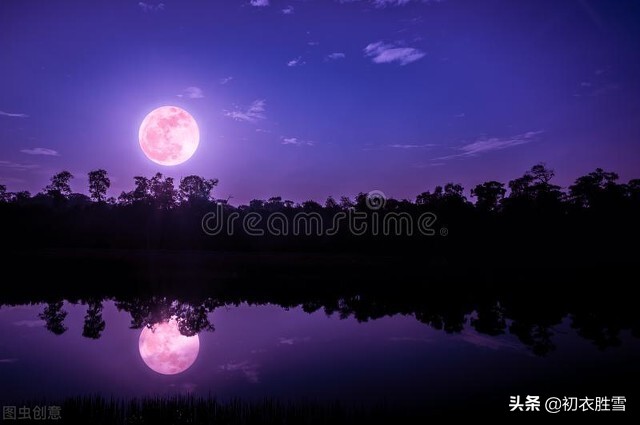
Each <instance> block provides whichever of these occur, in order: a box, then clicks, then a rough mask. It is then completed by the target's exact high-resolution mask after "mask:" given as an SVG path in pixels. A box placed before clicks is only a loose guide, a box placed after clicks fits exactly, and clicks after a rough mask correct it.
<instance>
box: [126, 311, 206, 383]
mask: <svg viewBox="0 0 640 425" xmlns="http://www.w3.org/2000/svg"><path fill="white" fill-rule="evenodd" d="M138 349H139V350H140V356H141V357H142V360H144V362H145V363H146V365H147V366H149V367H150V368H151V369H152V370H153V371H154V372H158V373H161V374H163V375H175V374H177V373H182V372H184V371H185V370H187V369H188V368H189V367H190V366H191V365H192V364H193V362H195V361H196V358H197V357H198V352H199V351H200V339H199V338H198V335H194V336H184V335H182V334H181V333H180V331H179V330H178V322H176V320H175V319H171V320H169V321H168V322H163V323H158V324H156V325H155V326H154V327H153V329H149V328H146V327H145V328H144V329H143V330H142V333H141V334H140V339H139V340H138Z"/></svg>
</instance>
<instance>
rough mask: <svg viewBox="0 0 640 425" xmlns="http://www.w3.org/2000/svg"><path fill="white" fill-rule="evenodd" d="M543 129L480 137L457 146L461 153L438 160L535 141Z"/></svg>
mask: <svg viewBox="0 0 640 425" xmlns="http://www.w3.org/2000/svg"><path fill="white" fill-rule="evenodd" d="M540 134H542V131H528V132H526V133H522V134H516V135H515V136H511V137H480V138H478V139H476V140H475V141H473V142H470V143H467V144H465V145H462V146H460V147H458V148H457V150H458V151H460V153H457V154H453V155H447V156H443V157H440V158H436V160H446V159H453V158H460V157H468V156H477V155H481V154H485V153H488V152H493V151H499V150H503V149H508V148H512V147H514V146H520V145H524V144H527V143H530V142H533V141H534V140H535V138H536V136H538V135H540Z"/></svg>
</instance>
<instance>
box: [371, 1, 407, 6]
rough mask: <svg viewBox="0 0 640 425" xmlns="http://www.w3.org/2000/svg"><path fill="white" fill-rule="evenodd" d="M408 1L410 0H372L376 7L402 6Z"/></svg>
mask: <svg viewBox="0 0 640 425" xmlns="http://www.w3.org/2000/svg"><path fill="white" fill-rule="evenodd" d="M410 1H411V0H373V4H374V5H375V6H376V7H387V6H403V5H405V4H407V3H409V2H410Z"/></svg>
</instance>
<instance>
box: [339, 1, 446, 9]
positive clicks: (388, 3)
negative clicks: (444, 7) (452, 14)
mask: <svg viewBox="0 0 640 425" xmlns="http://www.w3.org/2000/svg"><path fill="white" fill-rule="evenodd" d="M358 1H361V0H338V2H339V3H355V2H358ZM441 1H443V0H369V3H372V4H373V5H374V6H375V7H377V8H381V9H382V8H385V7H389V6H391V7H394V6H404V5H406V4H409V3H412V2H416V3H439V2H441Z"/></svg>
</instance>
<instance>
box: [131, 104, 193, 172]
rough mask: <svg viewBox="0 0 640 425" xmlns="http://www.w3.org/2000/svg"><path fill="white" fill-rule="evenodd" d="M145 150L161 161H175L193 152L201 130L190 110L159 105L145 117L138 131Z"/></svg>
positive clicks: (181, 159)
mask: <svg viewBox="0 0 640 425" xmlns="http://www.w3.org/2000/svg"><path fill="white" fill-rule="evenodd" d="M138 139H139V141H140V147H141V148H142V151H143V152H144V154H145V155H146V156H147V158H149V159H150V160H152V161H153V162H155V163H157V164H160V165H178V164H182V163H183V162H185V161H187V160H188V159H189V158H191V157H192V156H193V154H194V153H195V152H196V149H198V144H199V143H200V130H199V129H198V124H197V123H196V120H195V119H193V117H192V116H191V114H189V113H188V112H187V111H185V110H184V109H182V108H179V107H177V106H161V107H159V108H157V109H154V110H153V111H151V112H149V114H148V115H147V116H146V117H144V120H142V124H140V130H139V131H138Z"/></svg>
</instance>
